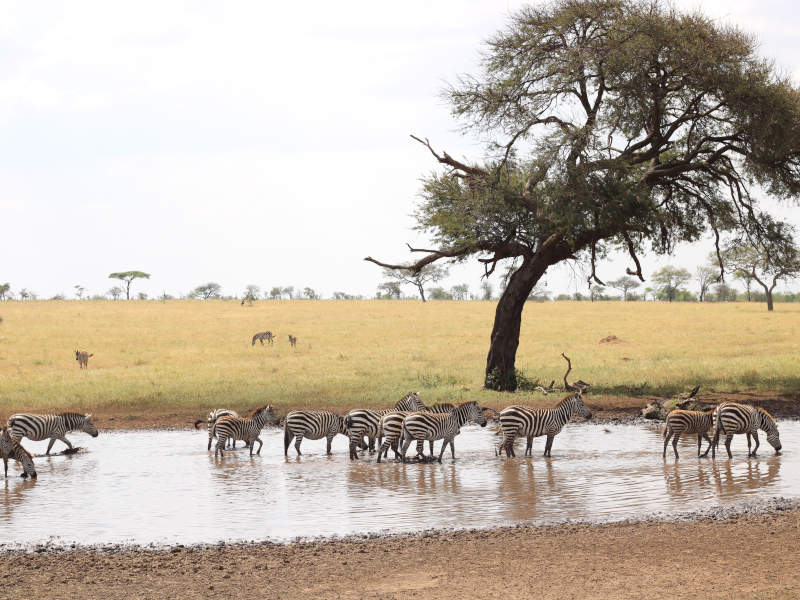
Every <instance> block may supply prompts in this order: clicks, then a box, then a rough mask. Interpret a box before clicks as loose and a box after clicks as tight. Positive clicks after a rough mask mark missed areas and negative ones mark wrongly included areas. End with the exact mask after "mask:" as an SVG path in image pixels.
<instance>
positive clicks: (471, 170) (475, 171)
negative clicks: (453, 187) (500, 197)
mask: <svg viewBox="0 0 800 600" xmlns="http://www.w3.org/2000/svg"><path fill="white" fill-rule="evenodd" d="M411 137H412V138H413V139H415V140H417V141H418V142H419V143H420V144H422V145H423V146H426V147H427V148H428V150H430V151H431V154H433V156H434V157H435V158H436V160H438V161H439V162H440V163H442V164H443V165H448V166H450V167H453V168H454V169H458V170H459V171H463V172H464V173H468V174H469V175H472V176H474V177H486V176H487V175H488V173H487V172H486V171H485V170H484V169H480V168H478V167H470V166H469V165H466V164H464V163H462V162H461V161H458V160H456V159H454V158H452V157H451V156H450V155H448V154H447V152H443V153H442V154H443V156H439V155H438V154H437V153H436V151H435V150H434V149H433V148H432V147H431V143H430V142H429V141H428V138H425V140H424V141H423V140H421V139H420V138H418V137H417V136H415V135H413V134H412V135H411Z"/></svg>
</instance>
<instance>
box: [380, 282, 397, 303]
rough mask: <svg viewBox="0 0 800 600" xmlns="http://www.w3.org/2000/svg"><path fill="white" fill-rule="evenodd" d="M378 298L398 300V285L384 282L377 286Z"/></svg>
mask: <svg viewBox="0 0 800 600" xmlns="http://www.w3.org/2000/svg"><path fill="white" fill-rule="evenodd" d="M377 297H378V298H383V299H387V300H389V299H395V300H399V299H400V284H399V283H398V282H396V281H384V282H383V283H382V284H380V285H379V286H378V295H377Z"/></svg>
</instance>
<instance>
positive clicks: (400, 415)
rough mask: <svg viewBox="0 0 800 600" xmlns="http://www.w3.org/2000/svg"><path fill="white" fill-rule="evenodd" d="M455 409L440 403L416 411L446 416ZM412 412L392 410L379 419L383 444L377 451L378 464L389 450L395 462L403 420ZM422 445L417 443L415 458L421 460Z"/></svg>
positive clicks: (431, 446)
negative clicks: (392, 453)
mask: <svg viewBox="0 0 800 600" xmlns="http://www.w3.org/2000/svg"><path fill="white" fill-rule="evenodd" d="M453 408H455V407H454V406H453V405H452V404H449V403H447V402H442V403H440V404H434V405H433V406H425V405H424V404H423V405H422V408H420V409H416V410H424V411H428V412H432V413H437V414H446V413H449V412H452V410H453ZM412 412H415V411H414V410H393V411H389V412H387V413H386V414H384V415H383V416H382V417H381V425H380V429H381V433H382V434H383V436H384V437H385V439H384V441H383V443H382V444H381V446H380V448H379V449H378V462H381V457H383V458H388V454H389V448H391V449H392V451H393V452H394V457H395V460H396V459H398V458H399V457H400V452H399V448H398V445H399V443H400V434H401V432H402V430H403V420H404V419H405V418H406V417H407V416H408V415H410V414H411V413H412ZM424 447H425V446H424V444H423V442H422V440H418V441H417V456H418V457H420V458H422V457H424V456H425V453H424ZM430 448H431V457H433V440H431V441H430Z"/></svg>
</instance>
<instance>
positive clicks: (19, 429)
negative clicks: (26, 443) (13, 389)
mask: <svg viewBox="0 0 800 600" xmlns="http://www.w3.org/2000/svg"><path fill="white" fill-rule="evenodd" d="M91 418H92V415H91V414H88V415H82V414H80V413H61V414H58V415H31V414H16V415H11V416H10V417H9V418H8V429H9V430H10V432H11V436H12V437H15V438H17V440H22V438H23V437H26V438H28V439H30V440H33V441H34V442H38V441H40V440H44V439H47V438H50V443H49V444H48V445H47V452H46V454H50V449H51V448H52V447H53V444H55V442H56V440H61V441H62V442H64V443H65V444H66V445H67V448H69V449H70V450H72V444H71V443H70V441H69V440H68V439H67V438H66V437H65V435H66V434H67V432H68V431H83V432H85V433H88V434H89V435H91V436H92V437H97V427H95V426H94V424H93V423H92V422H91V420H90V419H91Z"/></svg>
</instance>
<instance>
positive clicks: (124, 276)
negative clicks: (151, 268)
mask: <svg viewBox="0 0 800 600" xmlns="http://www.w3.org/2000/svg"><path fill="white" fill-rule="evenodd" d="M108 278H109V279H120V280H122V281H124V282H125V285H126V287H125V297H126V299H128V300H130V299H131V282H132V281H133V280H134V279H150V273H145V272H144V271H120V272H119V273H111V275H109V276H108Z"/></svg>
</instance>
